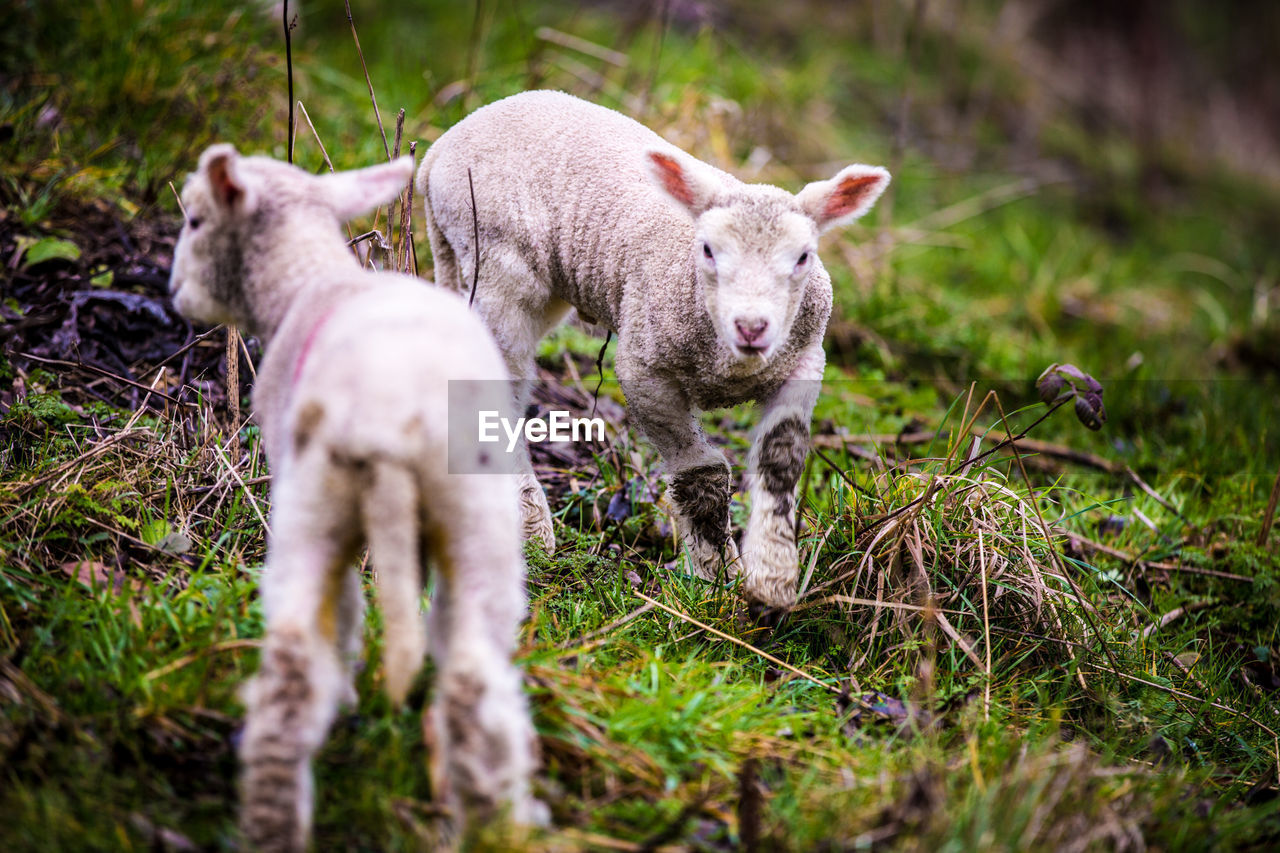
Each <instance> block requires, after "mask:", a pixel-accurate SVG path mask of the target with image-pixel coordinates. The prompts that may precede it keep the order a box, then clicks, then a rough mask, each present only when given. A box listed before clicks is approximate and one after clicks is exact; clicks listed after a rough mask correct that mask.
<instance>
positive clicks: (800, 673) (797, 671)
mask: <svg viewBox="0 0 1280 853" xmlns="http://www.w3.org/2000/svg"><path fill="white" fill-rule="evenodd" d="M632 592H633V593H634V594H635V595H636V596H637V597H638V598H640V599H641V600H643V601H647V602H648V603H649V604H652V605H653V606H654V607H657V608H659V609H661V610H665V611H666V612H667V613H670V614H671V615H672V616H674V617H676V618H677V619H680V620H682V621H684V622H688V623H689V624H690V625H696V626H697V627H698V628H700V629H701V630H703V631H706V632H707V633H708V634H713V635H715V636H717V637H719V638H720V639H722V640H728V641H729V642H731V643H733V644H734V645H736V646H741V647H742V648H744V649H746V650H747V651H749V652H751V653H752V654H755V655H759V656H760V657H762V658H764V659H765V660H767V661H769V663H771V664H773V665H774V666H779V667H782V668H783V669H785V670H786V671H787V672H790V673H793V674H795V675H798V676H800V677H801V678H803V679H804V680H805V681H809V682H812V683H813V684H816V685H818V686H819V687H821V688H822V689H823V690H827V691H829V692H831V693H834V694H836V695H839V694H840V688H838V687H836V686H835V685H833V684H827V683H826V682H825V681H821V680H819V679H817V678H814V677H813V676H812V675H810V674H809V673H807V672H805V671H804V670H803V669H799V668H798V667H794V666H792V665H791V664H789V663H787V662H786V661H784V660H781V659H779V658H776V657H774V656H773V655H771V654H769V653H768V652H766V651H764V650H763V649H758V648H756V647H755V646H753V645H751V644H750V643H748V642H747V641H745V640H740V639H738V638H737V637H734V636H732V635H730V634H726V633H725V632H724V631H719V630H717V629H715V628H712V627H711V626H710V625H708V624H706V623H705V622H699V621H698V620H697V619H694V618H693V617H692V616H690V615H689V614H687V613H683V612H681V611H679V610H676V609H675V608H674V607H669V606H667V605H666V604H663V603H662V602H661V601H658V600H656V599H653V598H650V597H649V596H647V595H645V594H644V593H643V592H640V591H639V590H632Z"/></svg>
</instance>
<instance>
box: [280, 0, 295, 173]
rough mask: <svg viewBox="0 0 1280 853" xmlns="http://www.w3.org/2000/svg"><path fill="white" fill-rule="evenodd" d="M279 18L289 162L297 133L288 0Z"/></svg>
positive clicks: (291, 27) (291, 160) (285, 1)
mask: <svg viewBox="0 0 1280 853" xmlns="http://www.w3.org/2000/svg"><path fill="white" fill-rule="evenodd" d="M280 20H281V23H282V24H283V25H284V64H285V69H286V70H287V72H288V77H289V125H288V131H287V132H288V143H289V144H288V146H287V147H288V153H289V162H290V163H292V162H293V142H294V138H295V137H296V136H297V134H296V133H295V132H294V131H295V130H296V125H295V124H294V117H293V37H292V35H291V31H292V30H293V26H292V25H291V24H290V23H289V0H284V3H283V5H282V6H281V8H280Z"/></svg>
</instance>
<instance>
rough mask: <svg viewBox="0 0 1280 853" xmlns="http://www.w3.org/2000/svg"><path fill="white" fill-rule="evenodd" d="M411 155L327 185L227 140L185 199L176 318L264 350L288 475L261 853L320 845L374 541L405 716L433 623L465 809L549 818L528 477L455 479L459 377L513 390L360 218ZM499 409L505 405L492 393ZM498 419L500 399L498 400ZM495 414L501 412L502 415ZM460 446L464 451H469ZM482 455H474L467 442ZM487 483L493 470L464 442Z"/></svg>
mask: <svg viewBox="0 0 1280 853" xmlns="http://www.w3.org/2000/svg"><path fill="white" fill-rule="evenodd" d="M412 171H413V163H412V160H411V158H408V157H403V158H401V159H399V160H397V161H395V162H393V163H389V164H385V165H381V166H373V167H370V168H367V169H362V170H358V171H351V172H342V173H338V174H334V175H326V176H323V177H316V176H313V175H310V174H308V173H306V172H304V171H303V170H301V169H298V168H296V167H294V166H290V165H287V164H284V163H281V162H278V161H275V160H272V159H269V158H266V157H241V156H239V155H238V154H237V153H236V151H235V149H234V148H233V147H231V146H230V145H215V146H213V147H212V148H210V149H209V150H207V151H206V152H205V153H204V154H203V156H201V158H200V164H199V168H198V170H197V171H196V172H195V173H194V174H193V175H192V176H191V177H190V179H189V180H188V181H187V184H186V187H185V189H184V191H183V196H182V197H183V203H184V207H185V212H186V217H187V221H186V225H185V227H184V228H183V229H182V234H181V236H180V237H179V239H178V244H177V248H176V249H175V253H174V264H173V277H172V281H171V284H170V289H171V292H172V294H173V300H174V304H175V305H176V306H177V308H178V310H179V311H181V312H182V313H183V314H185V315H186V316H188V317H191V318H193V319H199V320H203V321H205V322H209V323H233V324H235V325H236V326H238V327H240V328H241V329H242V330H244V331H245V332H246V333H248V334H251V335H256V336H258V338H259V339H260V340H261V341H262V343H263V345H264V347H265V349H266V357H265V358H264V359H263V362H262V366H261V368H260V370H259V372H258V380H257V386H256V387H255V389H254V407H255V409H256V411H257V416H258V420H259V423H260V425H261V427H262V434H263V436H264V438H265V440H266V443H267V451H268V455H269V458H270V461H271V466H272V469H273V482H272V489H271V499H272V500H271V504H272V505H271V534H270V543H269V548H268V556H267V565H266V568H265V571H264V573H263V580H262V599H263V608H264V612H265V616H266V626H267V634H266V639H265V642H264V646H263V651H262V663H261V668H260V670H259V672H258V674H257V676H256V677H255V678H254V679H253V680H252V681H251V682H250V683H249V684H248V685H247V686H246V689H245V692H244V695H245V701H246V705H247V720H246V724H245V731H244V738H243V742H242V744H241V747H240V757H241V760H242V762H243V780H242V797H243V801H242V806H241V826H242V828H243V830H244V832H245V834H246V836H247V838H248V839H249V841H250V842H251V843H252V844H253V845H255V846H257V847H259V848H262V849H272V850H296V849H300V848H302V847H304V846H305V845H306V843H307V838H308V836H309V830H310V823H311V802H312V794H311V767H310V765H311V758H312V756H313V755H314V753H315V752H316V750H317V749H318V748H319V747H320V745H321V744H322V743H323V741H324V739H325V736H326V732H327V731H328V728H329V726H330V724H331V722H332V721H333V718H334V714H335V710H336V708H337V706H338V704H339V703H340V702H341V701H350V700H353V699H354V697H355V694H354V687H353V682H352V665H353V664H354V662H355V660H356V658H358V656H359V654H360V640H361V631H362V621H363V600H362V596H361V588H360V578H359V575H358V574H357V573H356V572H355V571H353V570H352V568H351V566H352V561H353V559H354V558H355V557H356V555H357V552H358V550H359V548H360V547H361V546H362V545H363V544H364V543H365V542H366V541H367V543H368V545H369V550H370V554H371V558H372V564H373V567H374V569H375V570H376V572H377V577H378V590H379V599H380V600H381V602H382V606H383V611H384V616H385V633H384V637H385V649H386V651H385V655H384V663H385V679H386V680H385V684H386V689H387V692H388V693H389V694H390V696H391V697H392V699H393V700H394V701H396V702H399V701H401V700H403V699H404V697H405V694H406V692H407V691H408V689H409V686H410V682H411V680H412V678H413V676H414V673H416V672H417V670H418V668H419V666H420V665H421V662H422V657H423V654H424V653H425V646H426V637H425V631H424V625H423V619H422V616H421V608H420V602H421V595H422V591H423V583H424V581H425V577H426V566H425V564H424V558H426V557H429V558H430V560H431V562H432V564H433V565H434V566H435V568H436V569H437V571H438V574H437V577H436V594H435V599H434V602H433V604H432V607H431V635H432V636H431V640H432V652H433V655H434V657H435V660H436V663H437V694H438V697H439V699H440V702H439V703H438V704H437V705H436V706H435V708H434V709H433V717H434V719H435V721H436V722H435V724H436V729H437V730H436V732H435V741H436V743H437V744H439V745H440V747H441V750H442V751H443V753H444V754H443V755H441V756H433V760H434V761H436V762H438V764H437V766H438V767H441V768H443V775H444V776H445V779H444V782H445V784H446V787H447V788H448V790H449V795H450V799H451V802H452V803H453V804H454V805H455V807H458V809H459V811H460V812H461V813H462V814H463V815H465V816H469V818H470V819H471V820H472V822H473V823H474V821H475V820H476V819H477V818H478V817H480V816H483V817H485V818H486V819H487V818H488V817H491V816H497V815H499V814H500V813H502V812H504V811H505V812H506V814H507V816H508V817H510V818H511V819H512V820H514V821H515V822H517V823H526V822H530V821H532V820H534V819H535V818H536V817H538V816H539V815H538V810H539V804H538V803H537V802H536V801H534V800H533V799H531V797H530V794H529V776H530V772H531V770H532V767H533V763H534V751H533V750H534V742H533V729H532V726H531V724H530V720H529V712H528V709H527V705H526V702H525V698H524V695H523V693H522V691H521V684H520V674H519V672H518V670H517V669H516V668H515V667H514V666H513V665H512V663H511V653H512V651H513V646H514V643H515V638H516V633H517V629H518V626H519V622H520V620H521V618H522V616H523V613H524V609H525V597H524V563H523V559H522V556H521V544H520V526H519V525H520V522H519V511H518V508H517V491H516V482H515V479H514V477H513V476H512V475H511V474H509V473H508V474H501V473H493V474H465V475H464V474H450V472H449V453H448V451H449V450H450V449H452V451H453V452H454V454H455V455H454V457H453V458H454V459H455V461H457V460H458V456H457V454H458V453H459V452H460V448H459V446H458V444H457V441H455V442H454V445H453V447H452V448H448V447H447V446H446V445H447V442H448V440H449V437H448V436H447V435H446V431H447V429H446V424H447V419H446V417H445V410H446V406H447V402H448V390H447V388H448V380H465V379H476V380H496V381H490V382H488V383H485V382H476V383H471V384H470V385H468V386H467V387H469V388H472V389H474V391H473V392H469V393H473V394H474V395H478V396H480V397H483V396H484V393H485V392H484V389H485V388H488V387H493V388H494V389H495V391H496V393H497V395H498V396H499V397H506V396H507V395H508V392H507V390H506V389H507V388H508V385H507V384H506V376H507V373H506V370H505V368H504V366H503V363H502V358H501V356H500V355H499V353H498V351H497V349H496V348H495V347H494V345H493V342H492V339H491V338H490V337H489V335H488V333H487V332H486V331H485V328H484V326H483V325H482V324H481V323H480V321H479V320H478V319H477V318H476V317H475V315H474V314H472V313H471V312H469V311H468V310H467V306H466V304H465V302H463V301H462V300H461V299H459V298H458V297H457V296H455V295H453V294H451V293H446V292H443V291H441V290H439V289H437V288H433V287H428V286H424V285H423V283H422V282H421V281H420V280H418V279H415V278H411V277H408V276H399V275H392V274H374V273H370V272H366V271H364V270H362V269H361V267H360V265H359V263H358V262H357V261H356V259H355V258H354V256H353V255H352V253H351V251H350V250H349V249H348V248H347V247H346V245H345V239H344V237H343V235H342V233H341V223H342V222H344V221H345V220H347V219H349V218H351V217H353V216H356V215H358V214H360V213H363V212H365V211H367V210H369V209H371V208H373V207H375V206H378V205H381V204H385V203H386V202H388V201H389V200H390V199H391V198H393V197H394V196H396V195H397V194H398V193H399V192H400V190H401V189H402V188H403V187H404V185H405V184H406V183H407V182H408V180H409V178H410V177H411V175H412ZM490 396H493V395H492V394H490ZM499 405H500V404H499ZM493 406H494V403H493V402H492V401H490V402H489V403H488V405H487V406H486V407H493ZM455 439H458V440H462V437H455ZM464 444H465V441H464ZM461 450H462V452H465V453H473V452H474V453H475V454H476V455H474V456H472V457H469V461H470V462H471V463H474V466H475V467H474V468H473V469H472V470H476V471H483V470H485V469H486V466H487V465H489V464H490V463H489V462H488V457H487V456H482V455H479V451H477V450H476V449H475V448H470V447H463V448H462V449H461Z"/></svg>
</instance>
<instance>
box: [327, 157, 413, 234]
mask: <svg viewBox="0 0 1280 853" xmlns="http://www.w3.org/2000/svg"><path fill="white" fill-rule="evenodd" d="M411 177H413V157H411V156H409V155H408V154H406V155H405V156H403V157H399V158H397V159H395V160H392V161H391V162H390V163H382V164H380V165H377V166H366V167H365V168H363V169H353V170H351V171H350V172H335V173H333V174H332V175H324V176H322V177H321V178H320V181H321V186H323V187H324V192H325V197H326V198H327V199H328V202H329V205H330V206H331V207H332V208H333V210H334V213H336V214H338V218H339V219H342V220H344V221H345V220H348V219H353V218H355V217H357V216H359V215H360V214H362V213H367V212H369V211H370V210H373V209H374V208H375V207H380V206H382V205H384V204H386V203H387V202H389V201H391V200H392V199H393V198H395V197H396V196H398V195H400V191H401V190H403V189H404V188H405V185H406V184H408V183H409V179H410V178H411Z"/></svg>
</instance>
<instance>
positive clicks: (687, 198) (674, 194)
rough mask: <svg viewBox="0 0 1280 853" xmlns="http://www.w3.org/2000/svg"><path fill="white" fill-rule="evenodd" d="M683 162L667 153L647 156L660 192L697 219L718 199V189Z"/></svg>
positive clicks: (650, 171)
mask: <svg viewBox="0 0 1280 853" xmlns="http://www.w3.org/2000/svg"><path fill="white" fill-rule="evenodd" d="M683 159H684V158H682V157H676V156H673V155H672V154H669V153H667V152H665V151H648V152H646V153H645V161H646V165H647V166H648V168H649V177H650V178H652V179H653V182H654V183H655V184H657V186H658V188H659V189H661V190H662V191H663V192H665V193H666V194H667V195H668V196H670V197H671V199H672V200H673V201H675V202H676V203H677V204H679V205H680V206H681V207H683V208H684V209H685V210H687V211H689V214H690V215H691V216H693V217H694V218H695V219H697V218H698V217H699V216H701V215H702V213H703V211H705V210H706V209H707V208H708V207H710V206H711V203H712V202H713V201H714V200H715V194H716V189H717V186H716V184H715V183H714V182H712V181H710V180H708V179H707V177H706V176H705V175H701V174H699V173H698V171H697V170H696V169H694V168H690V167H689V165H688V164H687V163H685V162H682V160H683Z"/></svg>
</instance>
